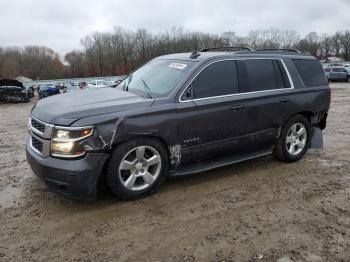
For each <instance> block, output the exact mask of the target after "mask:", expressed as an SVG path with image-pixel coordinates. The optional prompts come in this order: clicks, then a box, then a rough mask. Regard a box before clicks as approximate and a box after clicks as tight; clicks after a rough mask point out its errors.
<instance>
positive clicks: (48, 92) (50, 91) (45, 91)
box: [39, 84, 60, 99]
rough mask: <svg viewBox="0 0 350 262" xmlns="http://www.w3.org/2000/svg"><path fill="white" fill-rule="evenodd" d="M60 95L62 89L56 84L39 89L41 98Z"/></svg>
mask: <svg viewBox="0 0 350 262" xmlns="http://www.w3.org/2000/svg"><path fill="white" fill-rule="evenodd" d="M58 94H60V89H59V88H58V87H57V86H55V85H54V84H46V85H42V86H40V87H39V98H40V99H41V98H44V97H47V96H52V95H58Z"/></svg>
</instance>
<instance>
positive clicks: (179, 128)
mask: <svg viewBox="0 0 350 262" xmlns="http://www.w3.org/2000/svg"><path fill="white" fill-rule="evenodd" d="M329 104H330V88H329V86H328V81H327V79H326V77H325V74H324V72H323V68H322V66H321V64H320V63H319V61H317V60H316V59H315V58H314V57H312V56H310V55H306V54H303V53H300V52H298V51H297V50H251V49H247V48H246V49H242V50H238V51H237V49H230V48H223V49H206V50H204V51H202V52H193V53H180V54H171V55H165V56H161V57H157V58H155V59H153V60H151V61H150V62H148V63H147V64H145V65H144V66H142V67H140V68H139V69H137V70H136V71H135V72H133V73H131V74H130V75H129V76H128V77H127V78H125V79H124V80H123V81H122V82H121V83H120V84H119V85H118V86H117V88H115V89H113V88H102V89H98V90H97V89H94V90H84V91H82V92H76V93H69V94H63V95H60V96H56V97H50V98H47V99H44V100H42V101H39V102H38V103H37V104H36V105H35V106H34V107H33V110H32V113H31V118H30V121H29V126H30V136H29V139H28V143H27V159H28V162H29V164H30V166H31V167H32V169H33V171H34V173H35V174H36V175H37V176H38V177H39V178H40V179H41V180H42V181H43V182H44V183H45V184H46V185H47V186H48V187H49V188H50V189H52V190H54V191H57V192H60V193H62V194H65V195H66V196H69V197H72V198H76V199H86V200H93V199H95V197H96V194H97V192H98V189H99V186H100V185H104V184H106V185H108V187H109V188H110V189H111V191H112V192H113V193H114V194H115V195H116V196H117V197H119V198H121V199H134V198H138V197H143V196H146V195H149V194H151V193H152V192H154V191H155V190H156V189H157V188H158V187H159V186H160V185H161V184H162V183H163V182H164V180H165V179H166V178H167V177H168V176H169V175H170V176H177V175H186V174H193V173H198V172H202V171H206V170H209V169H212V168H216V167H221V166H225V165H229V164H232V163H237V162H240V161H243V160H247V159H252V158H256V157H261V156H265V155H268V154H273V155H274V156H275V158H276V159H278V160H282V161H286V162H292V161H297V160H299V159H300V158H301V157H302V156H303V155H304V154H305V152H306V151H307V149H308V148H309V147H310V141H311V138H312V137H313V136H315V134H318V136H320V134H322V132H321V131H320V130H322V129H324V128H325V126H326V118H327V111H328V109H329ZM315 130H316V131H318V132H315Z"/></svg>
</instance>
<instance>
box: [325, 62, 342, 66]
mask: <svg viewBox="0 0 350 262" xmlns="http://www.w3.org/2000/svg"><path fill="white" fill-rule="evenodd" d="M342 66H343V64H342V63H330V64H327V67H342Z"/></svg>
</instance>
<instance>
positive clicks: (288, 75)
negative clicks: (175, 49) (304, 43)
mask: <svg viewBox="0 0 350 262" xmlns="http://www.w3.org/2000/svg"><path fill="white" fill-rule="evenodd" d="M254 59H262V60H275V61H280V62H281V64H282V66H283V70H284V72H285V74H287V79H288V81H289V86H290V87H285V88H279V89H269V90H262V91H251V92H244V93H235V94H228V95H220V96H212V97H203V98H192V99H188V100H182V97H183V95H184V93H185V92H186V90H187V89H188V88H189V87H190V86H191V85H192V82H193V81H194V80H195V79H196V77H197V76H198V75H199V74H200V73H201V72H202V71H203V70H204V69H205V68H207V67H208V66H210V65H211V64H214V63H218V62H222V61H232V60H233V61H239V60H254ZM236 70H237V69H236ZM281 70H282V68H281ZM282 74H283V72H282ZM238 81H239V79H238ZM289 89H294V83H293V80H292V77H291V75H290V73H289V71H288V68H287V66H286V64H285V63H284V61H283V59H282V58H260V57H254V58H228V59H221V60H216V61H213V62H211V63H209V64H207V65H205V66H204V67H203V68H201V69H200V70H199V72H197V73H196V74H195V75H194V76H193V77H192V79H191V81H190V83H189V84H188V85H187V86H186V87H185V88H184V90H183V91H182V92H181V94H180V96H179V102H180V103H186V102H193V101H199V100H207V99H215V98H221V97H230V96H240V95H246V94H256V93H265V92H274V91H281V90H289Z"/></svg>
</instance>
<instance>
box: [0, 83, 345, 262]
mask: <svg viewBox="0 0 350 262" xmlns="http://www.w3.org/2000/svg"><path fill="white" fill-rule="evenodd" d="M332 87H333V102H332V108H331V110H330V115H329V120H328V126H327V129H326V131H325V145H324V150H313V151H309V153H308V154H307V155H306V156H305V158H303V159H302V160H301V161H300V162H297V163H292V164H285V163H280V162H277V161H275V160H273V159H272V158H271V157H265V158H262V159H256V160H252V161H248V162H245V163H241V164H238V165H235V166H232V167H226V168H222V169H219V170H215V171H211V172H207V173H204V174H200V175H196V176H192V177H186V178H177V179H170V180H168V181H167V182H166V183H165V185H164V186H163V187H162V188H161V190H160V191H159V192H158V193H157V194H155V195H153V196H151V197H148V198H146V199H142V200H137V201H133V202H120V201H117V200H116V199H115V198H114V197H113V196H110V195H107V196H105V197H103V198H102V199H101V200H98V201H97V202H94V203H80V202H76V201H73V200H69V199H66V198H64V197H61V196H59V195H57V194H55V193H52V192H50V191H48V190H46V189H45V187H43V186H42V185H41V184H40V183H39V181H38V179H37V178H36V177H35V176H34V175H33V174H32V172H31V170H30V168H29V166H28V164H27V162H26V158H25V140H26V136H27V134H26V132H27V131H26V124H27V119H28V116H29V114H30V108H31V106H32V104H33V103H29V104H1V105H0V212H1V213H0V261H276V260H278V259H280V260H279V261H284V262H286V261H350V205H349V204H350V83H349V84H340V83H338V84H333V85H332Z"/></svg>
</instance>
